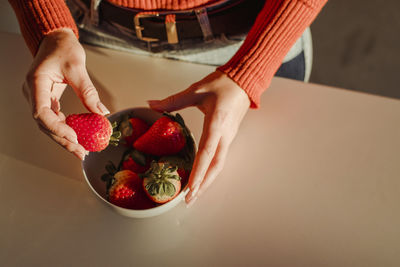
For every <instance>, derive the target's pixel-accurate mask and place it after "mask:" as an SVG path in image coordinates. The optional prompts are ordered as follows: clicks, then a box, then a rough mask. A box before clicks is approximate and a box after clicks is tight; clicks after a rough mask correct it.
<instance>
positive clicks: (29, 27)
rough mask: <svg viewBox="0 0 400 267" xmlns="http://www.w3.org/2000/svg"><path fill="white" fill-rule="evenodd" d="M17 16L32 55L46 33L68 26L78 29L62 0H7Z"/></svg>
mask: <svg viewBox="0 0 400 267" xmlns="http://www.w3.org/2000/svg"><path fill="white" fill-rule="evenodd" d="M9 2H10V4H11V6H12V7H13V9H14V11H15V14H16V16H17V19H18V22H19V25H20V29H21V33H22V35H23V37H24V39H25V42H26V44H27V45H28V47H29V49H30V51H31V52H32V54H33V55H35V54H36V52H37V50H38V47H39V44H40V42H41V41H42V39H43V37H44V36H46V35H47V34H49V33H51V32H53V31H55V30H57V29H61V28H70V29H72V30H73V31H74V33H75V35H76V36H77V37H78V29H77V27H76V25H75V22H74V20H73V18H72V16H71V13H70V12H69V9H68V7H67V6H66V4H65V2H64V0H9Z"/></svg>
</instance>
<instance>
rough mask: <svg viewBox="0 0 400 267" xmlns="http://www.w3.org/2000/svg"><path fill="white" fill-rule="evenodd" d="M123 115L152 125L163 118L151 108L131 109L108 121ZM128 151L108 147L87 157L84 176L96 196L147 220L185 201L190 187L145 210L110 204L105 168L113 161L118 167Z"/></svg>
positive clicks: (124, 212) (191, 148)
mask: <svg viewBox="0 0 400 267" xmlns="http://www.w3.org/2000/svg"><path fill="white" fill-rule="evenodd" d="M123 114H133V115H134V116H135V117H137V118H140V119H143V120H144V121H146V122H147V123H149V124H150V125H151V124H153V123H154V122H155V121H156V120H157V119H158V118H160V117H161V116H162V114H161V113H158V112H156V111H154V110H151V109H149V108H131V109H126V110H122V111H119V112H116V113H113V114H111V115H109V116H108V119H109V120H110V121H111V122H113V121H116V120H118V119H119V118H120V117H121V115H123ZM191 138H192V141H193V142H187V145H189V149H188V151H190V152H189V153H190V154H191V156H192V157H194V155H195V153H196V145H195V141H194V138H193V136H191ZM125 150H126V147H124V146H118V147H113V146H108V147H107V148H106V149H105V150H103V151H101V152H91V153H89V155H88V156H86V158H85V160H84V161H83V162H82V168H83V174H84V176H85V179H86V182H87V183H88V185H89V187H90V189H91V190H92V191H93V192H94V194H95V195H96V196H97V197H98V198H99V199H100V200H101V201H102V202H103V203H105V204H106V205H107V206H109V207H110V208H112V209H113V210H114V211H115V212H117V213H119V214H121V215H124V216H128V217H132V218H146V217H153V216H157V215H160V214H162V213H164V212H167V211H168V210H170V209H172V208H173V207H175V206H176V205H177V204H178V203H179V202H180V201H182V200H184V199H185V196H186V194H187V193H188V192H189V188H188V185H186V186H185V187H184V188H183V189H182V191H181V192H180V193H179V194H178V196H176V197H175V198H174V199H173V200H171V201H169V202H167V203H165V204H162V205H160V206H157V207H154V208H150V209H144V210H133V209H126V208H122V207H119V206H116V205H114V204H112V203H110V202H109V201H108V200H107V198H106V193H107V192H106V183H105V182H104V181H102V180H101V176H102V175H103V174H104V173H106V170H105V166H106V164H107V162H108V161H110V160H111V161H112V162H113V163H114V164H115V165H118V163H119V161H120V160H121V157H122V154H123V152H124V151H125Z"/></svg>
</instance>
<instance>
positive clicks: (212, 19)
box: [99, 0, 265, 43]
mask: <svg viewBox="0 0 400 267" xmlns="http://www.w3.org/2000/svg"><path fill="white" fill-rule="evenodd" d="M264 2H265V1H263V0H231V1H216V2H214V4H210V5H206V6H201V7H197V8H194V9H190V10H181V11H180V10H179V11H166V10H156V11H151V13H150V12H148V11H145V10H139V9H132V8H125V7H120V6H116V5H114V4H112V3H109V2H108V1H104V0H103V1H102V2H101V4H100V8H99V15H100V21H103V20H104V21H106V22H108V23H111V24H118V25H119V26H122V27H124V28H126V29H128V30H130V31H132V34H133V35H135V36H136V37H137V38H138V39H140V40H142V41H144V42H156V43H157V42H158V43H177V42H182V41H184V40H193V39H205V38H206V37H210V36H207V35H210V34H211V35H212V36H221V35H225V36H237V35H243V34H246V33H247V32H248V31H249V29H250V28H251V27H252V25H253V23H254V21H255V19H256V17H257V15H258V13H259V12H260V10H261V9H262V7H263V5H264ZM205 14H207V18H205V22H206V23H205V25H201V24H202V23H200V22H201V21H202V17H203V18H204V15H205ZM171 15H172V16H173V18H174V20H173V21H168V20H166V18H167V17H168V16H171ZM207 25H209V27H207ZM207 28H209V29H210V32H207ZM175 38H176V40H175Z"/></svg>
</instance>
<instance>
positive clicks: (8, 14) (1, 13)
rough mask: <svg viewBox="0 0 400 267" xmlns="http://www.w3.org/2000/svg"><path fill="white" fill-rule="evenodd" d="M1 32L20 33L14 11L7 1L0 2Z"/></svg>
mask: <svg viewBox="0 0 400 267" xmlns="http://www.w3.org/2000/svg"><path fill="white" fill-rule="evenodd" d="M0 31H2V32H15V33H19V32H20V31H19V26H18V21H17V19H16V17H15V13H14V10H13V9H12V8H11V6H10V4H9V3H8V1H7V0H0Z"/></svg>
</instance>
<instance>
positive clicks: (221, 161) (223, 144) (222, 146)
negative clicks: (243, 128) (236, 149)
mask: <svg viewBox="0 0 400 267" xmlns="http://www.w3.org/2000/svg"><path fill="white" fill-rule="evenodd" d="M228 150H229V144H228V142H227V141H225V139H223V138H221V140H220V142H219V144H218V148H217V151H216V152H215V155H214V158H213V160H212V162H211V164H210V167H209V168H208V170H207V173H206V176H205V177H204V180H203V182H202V184H201V185H200V188H199V192H198V196H201V195H202V194H203V193H204V191H205V190H207V188H208V187H209V186H210V185H211V184H212V183H213V182H214V180H215V178H217V176H218V175H219V174H220V173H221V171H222V169H223V167H224V165H225V160H226V156H227V155H228Z"/></svg>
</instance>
